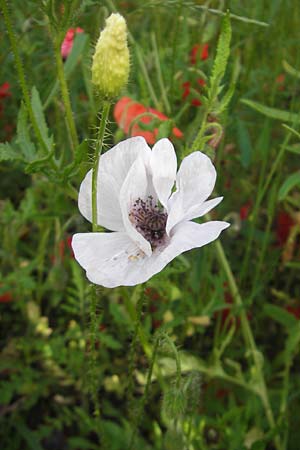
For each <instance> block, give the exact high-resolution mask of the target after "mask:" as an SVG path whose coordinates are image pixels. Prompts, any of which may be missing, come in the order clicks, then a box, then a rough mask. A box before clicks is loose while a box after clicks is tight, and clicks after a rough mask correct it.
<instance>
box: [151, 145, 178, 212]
mask: <svg viewBox="0 0 300 450" xmlns="http://www.w3.org/2000/svg"><path fill="white" fill-rule="evenodd" d="M150 165H151V169H152V174H153V179H152V181H153V186H154V189H155V191H156V194H157V197H158V199H159V201H160V203H161V204H162V205H163V206H164V207H165V208H167V201H168V198H169V197H170V195H171V190H172V187H173V185H174V182H175V179H176V171H177V158H176V153H175V150H174V147H173V144H172V142H170V141H169V139H160V140H159V141H158V142H157V143H156V144H155V145H154V147H153V148H152V154H151V159H150Z"/></svg>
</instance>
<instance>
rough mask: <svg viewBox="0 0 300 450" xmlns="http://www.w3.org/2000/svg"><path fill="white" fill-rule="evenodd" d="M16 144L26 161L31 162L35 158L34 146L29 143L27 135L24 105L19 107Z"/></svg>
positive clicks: (28, 135) (27, 128)
mask: <svg viewBox="0 0 300 450" xmlns="http://www.w3.org/2000/svg"><path fill="white" fill-rule="evenodd" d="M17 143H18V145H19V147H20V150H21V152H22V153H23V155H24V158H25V160H26V161H28V162H29V161H32V160H33V159H34V157H35V153H36V150H35V146H34V144H33V142H31V139H30V134H29V126H28V120H27V112H26V109H25V106H24V104H22V105H21V108H20V111H19V114H18V122H17Z"/></svg>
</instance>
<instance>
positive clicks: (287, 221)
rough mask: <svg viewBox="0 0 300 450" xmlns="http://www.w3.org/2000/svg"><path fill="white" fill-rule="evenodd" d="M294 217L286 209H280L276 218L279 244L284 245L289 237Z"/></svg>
mask: <svg viewBox="0 0 300 450" xmlns="http://www.w3.org/2000/svg"><path fill="white" fill-rule="evenodd" d="M294 225H295V221H294V219H293V218H292V217H291V216H290V215H289V214H288V213H286V212H285V211H280V212H279V214H278V216H277V219H276V237H277V241H278V243H279V245H284V244H285V243H286V241H287V239H288V237H289V234H290V231H291V228H292V227H293V226H294Z"/></svg>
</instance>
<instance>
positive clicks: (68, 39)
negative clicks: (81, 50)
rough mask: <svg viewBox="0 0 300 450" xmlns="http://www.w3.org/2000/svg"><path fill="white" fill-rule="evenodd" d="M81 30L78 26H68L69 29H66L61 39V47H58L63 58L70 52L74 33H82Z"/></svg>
mask: <svg viewBox="0 0 300 450" xmlns="http://www.w3.org/2000/svg"><path fill="white" fill-rule="evenodd" d="M83 32H84V30H83V29H82V28H80V27H77V28H69V30H68V31H67V33H66V36H65V38H64V40H63V43H62V44H61V49H60V52H61V56H62V58H63V59H67V57H68V56H69V54H70V53H71V50H72V47H73V42H74V38H75V35H76V34H77V33H83Z"/></svg>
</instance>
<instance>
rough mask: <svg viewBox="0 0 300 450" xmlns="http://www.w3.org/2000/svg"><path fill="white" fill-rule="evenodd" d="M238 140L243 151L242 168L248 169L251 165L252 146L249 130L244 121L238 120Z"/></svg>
mask: <svg viewBox="0 0 300 450" xmlns="http://www.w3.org/2000/svg"><path fill="white" fill-rule="evenodd" d="M237 140H238V144H239V147H240V151H241V163H242V166H243V167H245V168H246V169H247V167H249V165H250V163H251V157H252V144H251V140H250V135H249V132H248V128H247V126H246V124H245V122H243V121H242V120H239V119H238V120H237Z"/></svg>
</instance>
